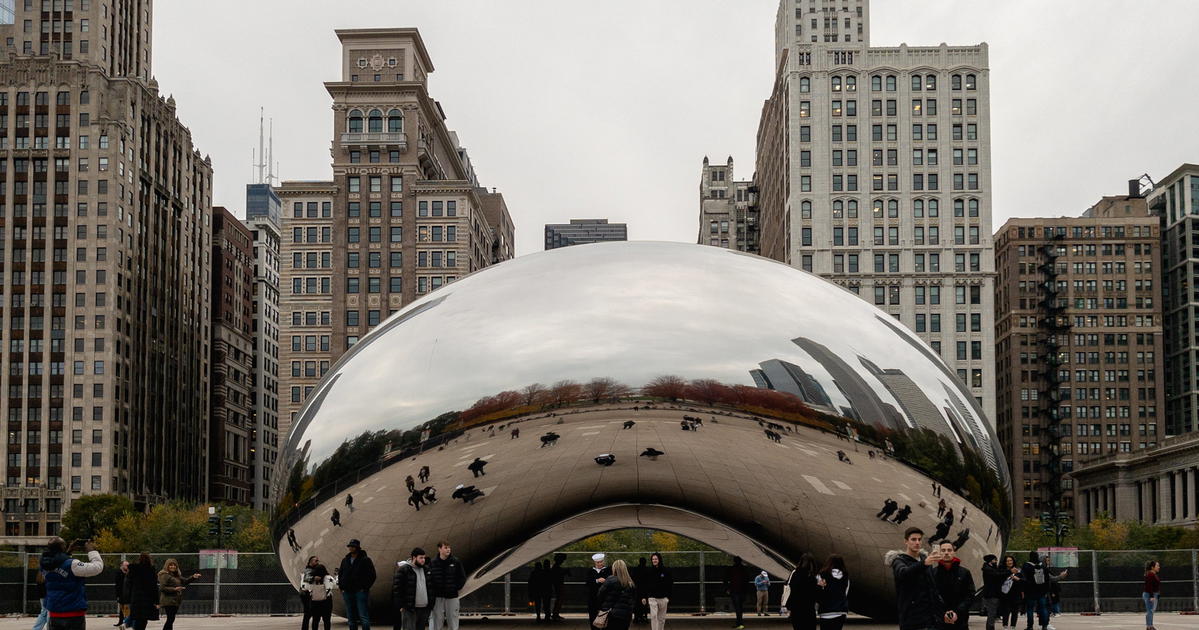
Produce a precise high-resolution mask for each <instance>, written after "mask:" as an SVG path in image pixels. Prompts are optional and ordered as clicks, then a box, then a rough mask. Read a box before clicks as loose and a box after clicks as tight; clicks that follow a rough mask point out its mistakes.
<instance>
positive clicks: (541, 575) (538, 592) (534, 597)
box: [528, 560, 549, 623]
mask: <svg viewBox="0 0 1199 630" xmlns="http://www.w3.org/2000/svg"><path fill="white" fill-rule="evenodd" d="M545 578H546V573H545V565H544V564H542V562H541V561H540V560H538V561H537V562H534V563H533V570H532V571H529V581H528V591H529V592H528V596H529V603H530V604H532V606H533V619H534V620H535V621H536V622H537V623H541V603H542V599H543V597H542V595H543V594H544V592H545ZM545 620H546V621H549V611H548V610H547V611H546V615H545Z"/></svg>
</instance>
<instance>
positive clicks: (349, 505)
mask: <svg viewBox="0 0 1199 630" xmlns="http://www.w3.org/2000/svg"><path fill="white" fill-rule="evenodd" d="M346 509H347V510H349V511H350V513H351V514H353V513H354V495H352V494H350V493H348V492H347V493H346Z"/></svg>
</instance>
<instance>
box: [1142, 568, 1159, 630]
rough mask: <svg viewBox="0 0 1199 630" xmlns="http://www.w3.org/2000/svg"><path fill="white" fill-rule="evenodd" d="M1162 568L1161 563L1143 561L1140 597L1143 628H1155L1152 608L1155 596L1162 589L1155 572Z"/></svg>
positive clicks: (1155, 601) (1153, 607) (1155, 599)
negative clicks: (1143, 606)
mask: <svg viewBox="0 0 1199 630" xmlns="http://www.w3.org/2000/svg"><path fill="white" fill-rule="evenodd" d="M1161 570H1162V563H1160V562H1158V561H1157V560H1150V561H1149V562H1146V563H1145V591H1144V592H1143V593H1141V598H1142V599H1144V600H1145V630H1157V628H1154V627H1153V610H1154V609H1155V608H1157V598H1158V595H1159V594H1160V593H1161V590H1162V580H1161V578H1159V577H1157V574H1158V573H1159V572H1160V571H1161Z"/></svg>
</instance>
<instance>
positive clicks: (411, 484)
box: [404, 475, 416, 492]
mask: <svg viewBox="0 0 1199 630" xmlns="http://www.w3.org/2000/svg"><path fill="white" fill-rule="evenodd" d="M404 485H405V486H408V492H414V491H415V490H416V480H415V479H413V478H412V475H408V476H407V477H405V478H404Z"/></svg>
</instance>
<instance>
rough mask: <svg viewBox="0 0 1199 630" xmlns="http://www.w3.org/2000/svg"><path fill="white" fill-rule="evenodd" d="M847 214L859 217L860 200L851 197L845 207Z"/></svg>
mask: <svg viewBox="0 0 1199 630" xmlns="http://www.w3.org/2000/svg"><path fill="white" fill-rule="evenodd" d="M845 212H846V216H847V217H849V218H850V219H856V218H858V200H857V199H850V200H849V203H848V204H846V208H845Z"/></svg>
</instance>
